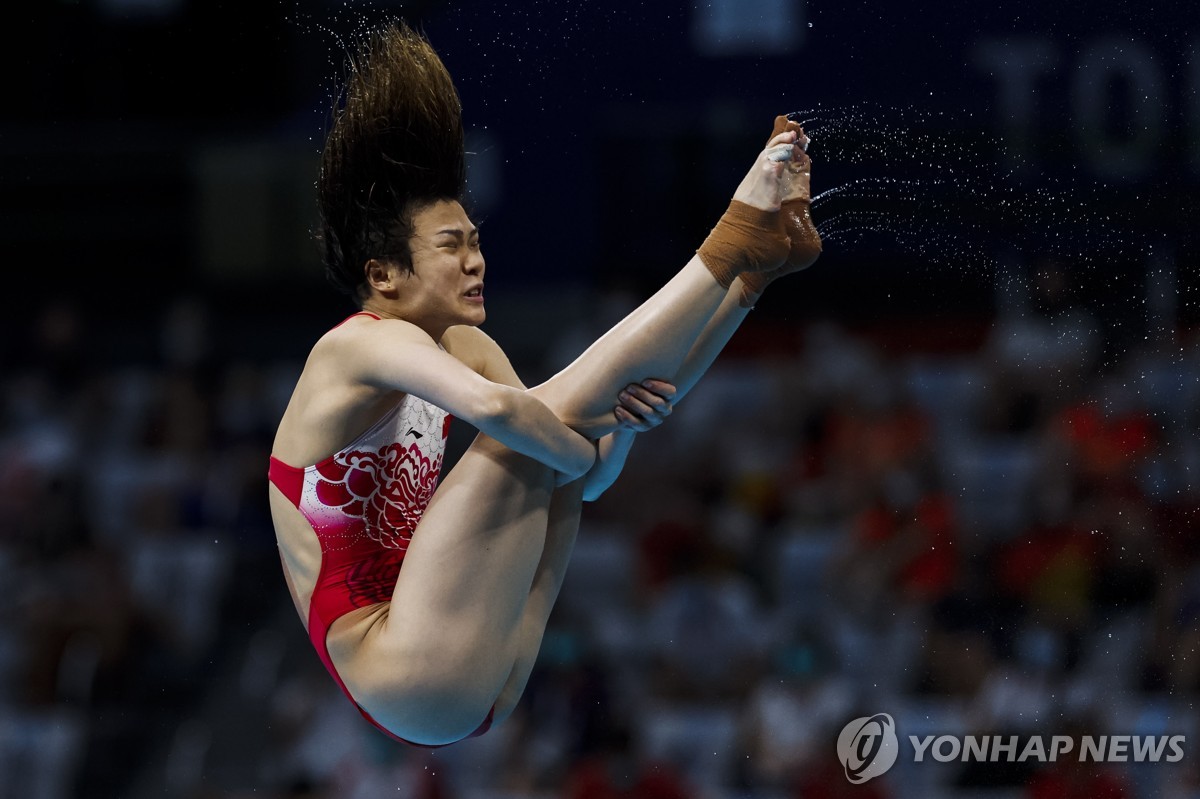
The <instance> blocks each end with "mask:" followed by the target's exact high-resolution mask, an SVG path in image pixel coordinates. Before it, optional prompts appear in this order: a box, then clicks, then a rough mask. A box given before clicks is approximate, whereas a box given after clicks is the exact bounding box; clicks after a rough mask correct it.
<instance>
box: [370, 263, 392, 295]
mask: <svg viewBox="0 0 1200 799" xmlns="http://www.w3.org/2000/svg"><path fill="white" fill-rule="evenodd" d="M363 274H364V275H366V277H367V285H368V286H370V287H371V288H373V289H375V290H376V291H378V292H379V293H381V294H387V293H388V292H391V291H394V290H395V289H396V279H395V275H396V269H395V265H394V264H392V263H390V262H388V261H381V260H379V259H378V258H371V259H370V260H368V261H367V263H366V265H365V266H364V267H363Z"/></svg>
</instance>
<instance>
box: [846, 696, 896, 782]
mask: <svg viewBox="0 0 1200 799" xmlns="http://www.w3.org/2000/svg"><path fill="white" fill-rule="evenodd" d="M837 752H838V759H839V760H841V761H842V765H843V766H844V767H845V769H846V779H848V780H850V782H852V783H854V784H855V785H858V784H859V783H863V782H866V781H867V780H869V779H872V778H873V777H878V776H879V775H880V774H883V773H884V772H885V771H887V770H888V769H890V768H891V767H892V765H893V764H894V763H895V762H896V755H897V754H899V752H900V743H899V741H898V740H897V739H896V722H895V720H893V719H892V717H891V716H889V715H888V714H887V713H876V714H875V715H874V716H863V717H862V718H860V719H855V720H854V721H852V722H850V723H849V724H847V725H846V726H845V727H842V731H841V733H840V734H839V735H838V740H837Z"/></svg>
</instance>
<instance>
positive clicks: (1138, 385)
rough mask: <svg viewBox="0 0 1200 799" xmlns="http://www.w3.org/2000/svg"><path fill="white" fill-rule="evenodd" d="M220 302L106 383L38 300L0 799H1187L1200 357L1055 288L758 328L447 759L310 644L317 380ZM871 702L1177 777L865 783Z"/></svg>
mask: <svg viewBox="0 0 1200 799" xmlns="http://www.w3.org/2000/svg"><path fill="white" fill-rule="evenodd" d="M623 302H624V303H625V305H628V304H629V303H630V302H631V301H630V300H628V299H627V298H626V299H624V300H623V298H621V297H620V296H615V297H610V298H609V299H608V300H607V301H606V302H605V303H598V304H597V307H598V308H603V309H605V311H606V312H607V313H617V312H619V311H620V309H621V308H622V307H624V306H623V304H622V303H623ZM210 312H211V308H209V307H208V306H207V305H206V304H205V303H204V302H202V301H196V300H181V301H180V302H178V303H176V304H175V305H174V306H172V307H171V308H170V309H169V311H168V312H167V313H166V314H165V315H164V316H163V318H162V319H161V320H160V322H159V325H158V327H157V329H156V330H155V331H154V336H155V337H154V340H153V342H152V343H151V346H149V347H148V348H146V347H143V350H144V352H145V353H146V354H144V355H142V356H140V357H122V355H121V353H119V352H118V353H115V354H114V353H111V352H109V353H106V354H102V353H99V352H97V342H99V341H102V340H103V331H98V330H93V329H88V327H87V321H86V320H87V317H86V314H83V313H82V312H80V310H79V308H78V306H76V305H74V304H72V303H70V302H61V303H49V304H47V306H46V307H45V309H44V310H43V311H42V312H41V313H40V314H39V316H38V319H37V322H36V323H35V324H34V325H33V326H31V327H30V329H28V330H25V331H19V334H18V335H17V336H15V337H13V339H12V340H10V341H9V342H8V343H7V345H6V346H7V349H6V351H5V353H4V354H5V357H6V360H8V361H9V363H10V366H9V367H8V368H6V369H5V370H4V373H3V380H4V390H3V394H2V399H3V403H4V405H3V428H2V438H0V508H2V511H0V584H3V585H4V586H5V587H6V588H7V596H8V601H7V602H6V603H5V605H4V607H3V608H2V609H0V770H2V772H3V773H4V774H5V775H6V777H5V781H6V782H7V783H8V784H6V785H5V786H4V787H3V788H0V796H7V795H9V793H6V791H8V792H10V793H11V795H12V796H21V797H35V798H36V797H45V798H46V799H55V798H56V797H66V796H81V797H91V796H96V797H102V796H103V797H107V796H130V797H135V799H137V797H139V796H141V795H146V796H149V795H154V796H164V795H171V796H181V797H187V799H193V797H194V798H195V799H219V798H221V799H229V798H230V797H242V796H251V795H253V796H257V797H276V798H277V799H299V797H322V798H323V799H324V798H325V797H337V799H358V798H359V797H377V796H383V795H388V796H406V797H414V798H415V799H434V798H435V797H437V798H438V799H448V798H450V797H453V798H455V799H485V797H486V798H488V799H501V798H502V797H504V798H509V797H511V799H516V798H517V797H536V798H538V799H541V798H542V797H545V799H550V797H554V799H677V798H678V799H683V798H684V797H699V798H700V799H735V798H737V799H743V798H744V799H825V798H826V797H838V796H848V795H854V796H859V797H874V798H875V799H892V798H893V797H895V798H897V799H901V798H904V797H934V798H936V797H940V796H947V797H949V796H978V797H1023V798H1024V797H1028V799H1044V798H1049V797H1057V798H1059V799H1072V798H1073V797H1081V798H1082V797H1101V798H1111V799H1142V798H1143V797H1165V798H1166V799H1182V798H1183V797H1194V796H1200V772H1198V768H1200V766H1198V764H1200V760H1197V757H1196V754H1195V750H1194V746H1195V743H1194V742H1195V741H1198V740H1200V729H1197V715H1196V708H1195V703H1196V699H1197V695H1198V693H1200V653H1198V652H1197V645H1198V643H1200V558H1198V555H1200V545H1198V543H1197V537H1196V536H1195V535H1194V533H1193V525H1194V523H1195V519H1196V515H1197V513H1198V512H1200V438H1198V436H1197V432H1196V431H1197V429H1198V426H1197V422H1198V421H1200V419H1198V416H1200V348H1198V347H1197V343H1198V342H1197V341H1196V340H1194V339H1193V338H1192V337H1191V336H1190V335H1188V334H1187V332H1186V331H1183V330H1180V329H1176V327H1170V328H1169V329H1159V328H1155V327H1154V326H1153V325H1150V326H1148V327H1147V329H1146V330H1144V331H1140V334H1139V335H1137V336H1128V335H1126V336H1124V337H1122V336H1121V333H1120V331H1117V332H1116V333H1114V331H1113V329H1112V327H1111V326H1108V325H1106V324H1105V323H1104V320H1102V319H1100V318H1099V317H1098V316H1097V314H1096V312H1095V311H1094V310H1093V309H1090V308H1089V307H1087V305H1086V304H1083V303H1080V302H1078V301H1076V300H1075V299H1073V296H1072V292H1071V278H1070V273H1069V271H1068V270H1064V269H1062V268H1059V267H1057V266H1055V265H1053V264H1042V265H1037V266H1036V267H1034V268H1031V272H1030V278H1029V281H1028V296H1027V298H1026V300H1025V301H1023V302H1020V303H1016V305H1015V306H1014V307H1009V308H1006V309H1003V311H1002V312H998V313H997V314H996V315H995V317H994V318H992V319H987V320H979V324H977V325H975V326H974V327H966V328H963V329H960V330H958V331H957V334H956V335H952V334H947V335H943V336H940V337H939V340H938V345H937V346H917V345H916V344H914V343H913V342H917V341H922V342H925V344H926V345H927V344H928V342H929V338H930V337H929V336H920V335H918V334H919V332H920V328H921V326H922V325H925V324H928V323H929V322H930V320H923V319H910V320H900V321H897V322H895V323H893V324H890V325H887V326H884V327H882V328H880V327H875V328H872V329H871V330H869V331H865V330H862V329H858V328H856V327H855V326H853V325H849V324H844V323H841V322H839V321H837V320H835V319H809V320H803V321H795V320H792V321H787V320H782V321H781V320H778V319H774V320H772V319H759V320H756V319H755V318H754V316H753V315H752V317H751V320H750V321H749V322H748V323H747V326H746V327H745V328H744V329H743V331H741V332H740V333H739V338H738V339H737V340H736V341H735V346H734V347H733V348H732V350H731V352H729V353H727V354H726V355H724V356H722V358H721V359H720V360H719V361H718V363H717V365H716V366H715V367H714V368H713V370H712V371H711V372H710V373H709V375H707V376H706V377H705V379H704V380H703V381H702V382H701V383H700V384H699V385H698V386H697V388H696V389H695V390H694V391H693V393H692V394H691V395H689V396H688V397H687V398H686V400H685V401H684V402H682V403H681V404H680V406H679V407H678V409H677V410H676V412H675V414H674V415H673V416H672V417H671V418H670V419H669V420H668V421H667V423H666V424H665V425H663V426H662V427H660V428H658V429H656V430H654V431H651V432H650V433H646V434H644V436H643V440H640V441H638V442H637V444H635V447H634V450H633V453H632V455H631V457H630V461H629V464H628V466H627V468H626V471H625V472H624V473H623V475H622V476H621V478H620V480H619V481H618V482H617V484H616V485H615V486H614V487H613V488H612V489H611V490H610V491H609V492H608V493H607V494H606V495H605V496H603V497H602V498H601V499H600V500H599V501H597V502H596V503H593V504H591V505H589V506H588V507H587V509H586V511H585V516H584V523H583V526H582V528H581V531H580V534H579V539H578V543H577V546H576V551H575V554H574V556H573V559H572V563H571V567H570V571H569V573H568V576H567V580H566V584H565V585H564V588H563V594H562V597H561V599H560V602H559V605H558V606H557V608H556V610H555V613H554V616H553V617H552V619H551V623H550V626H549V629H548V630H547V634H546V638H545V642H544V645H543V650H542V655H541V657H540V659H539V661H538V666H537V668H536V670H535V673H534V675H533V677H532V679H531V681H530V685H529V688H528V691H527V694H526V696H525V697H524V699H523V701H522V703H521V705H520V707H519V708H518V710H517V712H516V713H515V714H514V716H513V717H512V718H511V719H510V720H509V721H508V722H507V723H506V724H504V725H502V726H501V727H499V728H498V729H496V730H494V731H493V732H491V733H489V734H488V735H486V736H483V737H482V738H479V739H473V740H471V741H468V742H465V743H463V744H460V745H456V746H454V747H450V748H447V749H443V750H437V751H434V752H429V751H424V750H416V749H409V748H406V747H402V746H397V745H395V744H393V743H392V742H390V741H388V740H387V739H385V738H384V737H382V736H381V735H380V734H379V733H378V732H376V731H375V730H373V729H371V728H370V727H369V726H367V725H366V724H365V723H364V722H363V721H362V719H361V717H359V716H358V715H357V713H356V712H355V711H354V709H353V708H352V707H351V706H350V705H349V703H347V702H346V701H345V699H344V697H342V695H341V694H340V693H339V692H338V691H337V689H336V687H335V686H334V685H333V683H332V681H330V680H329V678H328V675H327V674H326V673H325V672H324V670H323V669H322V667H321V665H320V663H319V661H318V660H317V658H316V655H315V653H314V652H313V651H312V649H311V647H310V646H309V645H308V643H307V640H306V638H305V636H304V632H303V629H302V627H301V625H300V624H299V622H298V620H297V619H296V616H295V611H294V609H293V608H292V606H291V602H290V599H289V598H288V596H287V591H286V588H285V587H284V584H283V581H282V576H281V573H280V569H279V565H278V561H277V554H276V550H275V543H274V536H273V532H272V530H271V525H270V519H269V515H268V512H267V507H266V480H265V477H266V463H267V455H268V453H269V450H270V442H271V438H272V435H273V431H274V423H275V421H276V419H278V416H279V414H280V413H281V412H282V409H283V406H284V404H285V403H286V401H287V397H288V392H289V391H290V388H291V381H293V380H294V379H295V376H296V374H297V373H298V368H299V363H298V361H296V360H295V359H289V358H280V359H276V360H266V361H261V360H255V361H251V360H248V359H243V358H240V357H239V356H238V353H236V352H222V351H219V348H217V347H215V346H214V344H213V342H214V340H215V338H214V335H213V331H212V325H213V322H212V319H211V313H210ZM608 321H611V320H609V319H608V318H606V317H605V316H604V315H603V314H601V313H597V314H596V315H595V316H594V317H593V318H591V319H588V320H584V321H581V322H579V325H578V328H577V329H576V330H573V331H569V333H568V335H565V336H564V337H563V338H562V339H561V341H560V345H559V347H558V348H557V349H554V350H552V351H550V352H548V353H546V354H545V361H544V362H541V363H538V364H535V365H534V366H533V368H532V371H533V372H535V373H536V372H537V371H539V370H542V371H546V370H552V369H553V368H554V366H555V365H556V364H559V365H560V364H561V363H564V362H565V361H566V360H568V359H569V358H570V357H572V356H573V354H574V353H576V352H578V351H579V350H581V349H582V346H583V345H584V344H586V342H587V341H589V340H590V338H594V337H595V335H598V334H599V333H600V332H602V330H603V328H604V327H605V325H606V324H607V322H608ZM496 335H497V338H499V339H500V340H501V342H503V335H502V334H496ZM143 344H144V342H143ZM530 382H532V381H530ZM458 434H459V435H460V436H461V435H462V434H463V431H458ZM467 435H468V440H469V433H468V434H467ZM880 712H886V713H889V714H891V715H892V716H893V717H894V718H895V719H896V723H897V727H898V729H899V731H900V734H901V735H902V736H907V735H926V734H935V735H941V734H951V735H966V734H974V735H989V734H990V735H1001V734H1003V735H1017V736H1030V735H1039V734H1040V735H1047V736H1048V735H1072V734H1074V735H1106V734H1131V735H1163V734H1183V735H1186V736H1187V745H1186V747H1185V752H1186V755H1187V756H1186V757H1185V758H1184V760H1183V761H1182V762H1180V763H1175V764H1167V763H1125V764H1099V765H1098V764H1079V763H1073V762H1072V761H1070V760H1069V759H1066V760H1062V761H1060V762H1057V763H1038V762H1031V761H1024V762H1014V763H964V762H950V763H929V762H925V763H920V764H915V763H912V762H905V759H904V758H901V760H900V761H899V762H898V763H897V764H896V766H895V767H894V768H893V769H892V770H891V771H889V772H888V773H887V774H886V775H884V776H882V777H879V778H877V779H875V780H873V781H871V782H869V783H866V784H864V785H861V786H852V785H850V783H849V782H848V781H847V779H846V777H845V774H844V770H843V765H842V763H841V762H839V760H838V757H837V752H836V750H835V746H834V742H835V740H836V739H837V735H838V733H839V732H840V731H841V729H842V728H843V726H844V725H846V724H847V723H848V722H849V721H851V720H852V719H854V718H856V717H861V716H869V715H872V714H874V713H880ZM9 775H14V776H12V777H10V776H9ZM851 791H853V793H852V794H851Z"/></svg>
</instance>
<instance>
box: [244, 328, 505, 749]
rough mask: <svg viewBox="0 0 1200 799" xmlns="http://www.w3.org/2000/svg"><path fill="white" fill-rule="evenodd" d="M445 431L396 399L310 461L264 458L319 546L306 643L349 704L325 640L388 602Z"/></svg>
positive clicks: (438, 463) (410, 403)
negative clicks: (362, 428) (351, 618)
mask: <svg viewBox="0 0 1200 799" xmlns="http://www.w3.org/2000/svg"><path fill="white" fill-rule="evenodd" d="M376 318H378V317H376ZM449 432H450V415H449V414H447V413H446V412H445V411H444V410H442V409H441V408H438V407H436V406H434V405H431V404H429V403H428V402H426V401H425V400H422V399H420V398H418V397H414V396H412V395H411V394H406V395H405V396H404V398H403V399H402V400H400V402H399V403H398V404H397V405H396V407H395V408H393V409H392V410H391V411H389V412H388V413H387V414H385V415H384V416H383V418H382V419H380V420H379V421H378V422H376V423H375V424H374V425H373V426H372V427H371V428H370V429H369V430H367V431H366V432H365V433H363V434H362V435H361V436H359V437H358V438H357V439H355V440H354V441H353V442H351V443H350V444H349V445H347V446H346V447H345V448H343V449H342V450H341V451H339V452H337V453H334V454H333V455H331V456H329V457H328V458H326V459H324V460H323V461H321V462H320V463H317V464H315V465H313V466H309V467H307V468H303V469H301V468H298V467H295V466H289V465H288V464H286V463H284V462H283V461H281V460H279V459H278V458H276V457H275V456H273V455H272V456H271V462H270V469H269V471H268V473H267V476H268V479H270V481H271V482H272V483H273V484H274V485H275V486H276V487H277V488H278V489H279V490H280V491H281V492H283V495H284V496H286V497H287V498H288V499H289V500H291V502H292V504H294V505H295V506H296V507H297V508H298V509H299V510H300V512H301V513H302V514H303V515H304V518H305V519H307V520H308V522H309V524H311V525H312V529H313V532H314V533H315V534H316V536H317V539H318V540H319V541H320V542H321V570H320V573H319V574H318V576H317V583H316V587H315V588H314V589H313V594H312V600H311V603H310V605H309V610H308V635H309V638H310V639H311V640H312V644H313V646H314V647H316V650H317V654H318V655H319V656H320V658H321V662H322V663H324V664H325V668H327V669H328V670H329V673H330V674H331V675H332V676H333V679H334V680H335V681H336V682H337V684H338V686H339V687H340V688H341V689H342V691H343V692H344V693H345V694H346V696H347V697H349V698H350V700H351V701H352V702H353V701H354V697H353V696H351V695H350V691H349V690H348V689H347V688H346V684H345V683H344V682H342V678H341V676H340V675H339V674H338V673H337V669H336V668H334V665H333V661H332V660H331V659H330V657H329V649H328V646H327V645H326V641H325V638H326V635H327V634H328V632H329V627H330V626H331V625H332V624H333V622H334V621H336V620H337V619H339V618H341V617H342V616H344V615H345V614H347V613H349V612H350V611H352V610H355V609H357V608H361V607H365V606H367V605H374V604H378V603H380V602H390V601H391V599H392V591H393V589H394V588H395V587H396V578H397V577H398V576H399V574H400V566H401V564H402V563H403V561H404V553H405V552H406V551H407V549H408V542H409V541H410V540H411V539H412V535H413V531H414V530H415V529H416V527H417V522H419V521H420V520H421V515H422V514H423V513H424V512H425V508H426V507H427V506H428V505H429V500H430V499H431V498H432V497H433V491H434V489H435V488H436V487H437V482H438V477H439V476H440V474H441V470H442V458H443V455H444V453H445V448H446V437H447V435H448V434H449ZM355 706H356V707H358V709H359V711H360V712H361V713H362V714H363V716H364V717H366V719H367V720H368V721H370V722H371V723H372V724H374V725H375V726H376V727H377V728H379V729H380V730H382V731H383V732H385V733H387V735H389V736H390V737H392V738H394V739H395V740H397V741H403V742H404V743H409V744H411V743H412V742H411V741H405V740H404V739H403V738H400V737H399V736H397V735H394V734H393V733H391V732H389V731H388V730H387V729H386V728H385V727H383V726H382V725H381V724H380V723H379V722H377V721H376V720H375V719H373V718H372V717H371V716H370V714H368V713H367V711H366V710H363V708H362V707H361V706H359V705H358V703H357V702H355ZM493 710H494V709H493ZM491 722H492V714H491V713H488V717H487V718H486V719H485V720H484V722H483V724H481V725H480V727H479V729H477V730H476V731H475V732H474V733H472V734H471V735H472V737H473V736H476V735H482V734H483V733H485V732H487V730H488V728H489V727H490V726H491Z"/></svg>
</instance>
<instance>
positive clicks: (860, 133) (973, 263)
mask: <svg viewBox="0 0 1200 799" xmlns="http://www.w3.org/2000/svg"><path fill="white" fill-rule="evenodd" d="M789 117H790V118H791V119H793V120H795V121H797V122H799V123H801V124H802V125H803V126H804V129H805V132H806V133H808V134H809V136H811V137H812V139H813V144H812V146H811V147H810V149H809V152H810V154H812V156H813V158H814V161H815V162H816V164H817V166H816V170H817V175H818V176H819V175H820V174H821V170H822V166H823V163H824V164H828V165H829V167H830V168H829V171H830V172H833V171H835V169H842V170H844V171H848V172H856V171H857V172H859V173H860V174H858V175H856V176H853V177H849V178H847V179H845V180H843V181H841V182H839V183H838V184H837V185H835V186H833V187H832V188H828V189H825V190H823V191H820V192H819V193H817V194H816V195H815V196H814V197H813V205H812V213H813V218H814V220H815V221H816V223H817V229H818V231H819V232H820V233H821V236H822V238H823V239H824V240H825V241H827V242H836V243H838V244H839V246H840V247H842V248H843V249H845V248H853V247H854V245H855V244H858V243H864V242H868V241H873V240H877V239H884V240H887V241H890V242H892V243H894V244H895V245H896V246H898V247H900V248H901V249H903V250H905V251H907V252H909V253H911V254H913V255H917V256H919V257H921V258H922V259H924V260H926V261H928V262H930V263H937V264H941V265H953V266H956V267H959V268H987V267H989V266H992V265H993V263H992V259H993V258H994V257H995V256H994V255H993V254H994V253H996V252H998V251H1005V252H1009V253H1017V254H1020V255H1024V256H1027V257H1058V258H1064V259H1069V260H1072V261H1076V262H1088V261H1090V260H1093V259H1097V258H1103V257H1106V256H1109V255H1111V254H1112V253H1126V254H1133V253H1142V252H1143V251H1144V250H1145V249H1146V247H1147V245H1146V244H1145V242H1144V239H1143V236H1142V235H1141V234H1140V233H1139V232H1138V231H1137V230H1136V227H1135V226H1134V225H1133V224H1132V223H1131V222H1130V220H1129V214H1128V213H1127V209H1123V208H1122V207H1121V206H1120V205H1119V203H1117V202H1114V194H1113V191H1112V189H1111V187H1109V186H1105V185H1103V184H1100V183H1095V182H1093V183H1089V182H1087V181H1086V180H1084V179H1082V178H1078V177H1074V176H1072V175H1062V174H1050V173H1049V172H1048V171H1046V170H1040V171H1039V170H1038V169H1037V168H1035V166H1034V164H1032V163H1030V162H1029V161H1028V160H1027V159H1025V158H1023V157H1022V156H1021V155H1020V154H1018V153H1013V152H1011V151H1010V150H1009V148H1008V147H1007V146H1006V143H1005V142H1003V141H1001V140H999V139H997V138H995V137H992V136H988V135H985V134H982V133H980V132H978V131H973V130H972V129H971V128H970V123H972V122H973V120H972V119H971V114H970V113H969V112H965V111H964V112H962V113H961V114H957V115H956V114H949V113H947V112H938V113H925V112H921V111H918V110H916V109H913V108H892V107H883V106H868V105H849V106H838V107H824V108H814V109H809V110H804V111H797V112H794V113H792V114H790V115H789ZM818 184H819V177H818Z"/></svg>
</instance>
